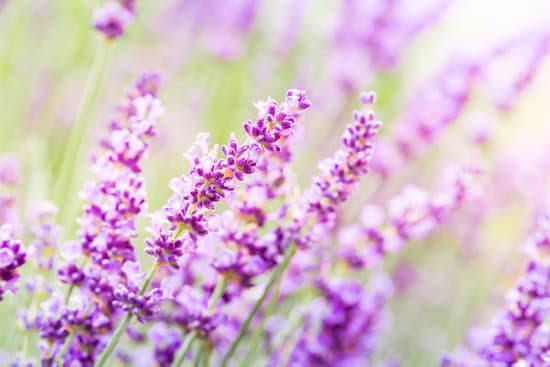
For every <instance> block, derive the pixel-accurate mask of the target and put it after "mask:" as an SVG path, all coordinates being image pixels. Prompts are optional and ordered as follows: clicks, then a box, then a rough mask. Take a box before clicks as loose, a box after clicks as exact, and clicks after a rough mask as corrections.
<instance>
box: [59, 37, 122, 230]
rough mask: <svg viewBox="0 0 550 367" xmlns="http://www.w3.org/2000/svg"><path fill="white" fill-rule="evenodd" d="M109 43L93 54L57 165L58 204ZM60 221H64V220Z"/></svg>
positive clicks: (76, 157)
mask: <svg viewBox="0 0 550 367" xmlns="http://www.w3.org/2000/svg"><path fill="white" fill-rule="evenodd" d="M111 43H112V42H107V41H106V42H101V44H100V46H99V50H97V52H96V54H95V56H94V60H93V63H92V66H91V69H90V72H89V74H88V78H87V80H86V84H85V86H84V92H83V94H82V97H81V99H80V103H79V105H78V109H77V112H76V115H75V119H74V122H73V124H72V125H71V127H70V132H69V136H68V140H67V145H66V146H65V149H64V150H63V155H62V164H61V166H60V167H59V169H60V171H59V175H58V177H57V180H56V184H55V186H54V193H53V198H54V200H55V202H56V203H58V204H59V203H60V202H61V201H62V199H63V198H64V197H65V196H66V195H67V194H70V192H71V189H72V186H73V184H74V177H73V176H74V171H75V168H76V165H77V164H78V161H79V158H80V156H81V155H82V145H83V144H82V142H83V138H84V136H85V135H86V132H87V130H88V129H87V125H88V120H89V117H90V112H91V109H92V107H93V105H94V102H95V100H96V97H97V95H98V92H99V87H100V85H101V82H102V80H103V74H104V70H105V65H106V61H107V59H108V57H107V56H108V53H109V49H110V45H111ZM65 204H66V203H65ZM63 207H66V205H64V206H61V208H63ZM61 214H63V215H64V218H62V219H66V218H67V217H68V214H71V213H66V212H65V213H60V216H61ZM62 222H63V223H65V222H64V221H62Z"/></svg>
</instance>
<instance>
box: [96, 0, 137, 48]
mask: <svg viewBox="0 0 550 367" xmlns="http://www.w3.org/2000/svg"><path fill="white" fill-rule="evenodd" d="M134 17H135V5H134V1H133V0H130V1H128V0H110V1H108V2H106V3H105V4H104V5H103V6H101V7H100V8H97V9H95V10H94V16H93V24H94V27H95V29H97V30H98V31H100V32H101V33H103V35H104V36H105V37H106V38H107V39H110V40H112V39H115V38H119V37H120V36H122V35H123V34H124V32H125V30H126V27H127V26H128V24H129V23H131V22H132V21H133V20H134Z"/></svg>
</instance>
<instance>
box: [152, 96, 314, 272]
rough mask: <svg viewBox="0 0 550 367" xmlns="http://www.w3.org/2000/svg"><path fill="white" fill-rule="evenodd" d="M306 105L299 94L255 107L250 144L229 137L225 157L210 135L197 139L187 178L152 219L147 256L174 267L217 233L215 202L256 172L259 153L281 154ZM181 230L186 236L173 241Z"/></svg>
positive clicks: (248, 130)
mask: <svg viewBox="0 0 550 367" xmlns="http://www.w3.org/2000/svg"><path fill="white" fill-rule="evenodd" d="M309 105H310V103H309V101H308V100H307V99H306V97H305V93H304V92H302V91H298V90H289V91H288V92H287V94H286V100H285V103H283V104H282V105H281V106H279V105H278V103H277V102H276V101H274V100H272V99H269V100H268V101H266V102H258V103H257V104H256V107H257V108H258V118H257V119H256V121H255V122H252V121H248V122H246V123H245V124H244V129H245V131H246V133H247V134H248V135H249V141H247V142H246V143H245V144H243V145H239V144H238V142H237V140H236V138H235V137H234V136H231V137H230V139H229V143H228V144H227V145H225V146H222V148H221V152H222V154H223V158H219V157H218V150H219V148H218V146H214V147H213V148H212V149H210V148H209V141H210V137H209V135H208V134H199V135H198V136H197V139H196V141H195V143H194V145H193V147H192V148H191V149H190V150H189V152H188V153H187V154H186V157H187V158H188V159H189V161H190V163H191V169H190V171H189V175H187V176H181V177H179V178H177V179H174V180H172V182H171V183H170V187H171V189H172V191H174V195H173V196H172V197H171V198H170V199H169V200H168V204H167V205H166V206H165V207H164V209H163V213H161V214H160V213H159V214H156V215H154V216H153V220H152V222H151V226H150V227H149V228H150V231H151V233H152V235H153V236H152V238H150V239H148V240H147V246H148V248H147V249H146V252H147V253H148V254H150V255H153V256H155V257H156V258H157V261H158V262H159V263H161V264H166V263H168V264H171V265H173V266H176V262H177V259H178V258H179V257H181V255H182V254H183V252H185V251H188V250H190V249H193V248H194V247H195V246H196V241H197V239H198V237H199V236H201V237H202V236H205V235H207V234H208V233H209V232H211V231H213V230H214V231H216V230H217V229H218V228H219V220H220V218H219V217H218V216H216V215H213V214H212V210H213V209H214V208H215V205H216V203H217V202H219V201H220V200H222V199H225V198H226V197H227V195H228V194H229V193H231V192H233V190H234V185H235V181H242V180H243V179H244V177H245V176H247V175H250V174H252V173H253V172H254V171H255V169H256V165H257V163H258V161H259V159H260V157H261V156H262V155H263V154H266V152H271V151H280V150H281V147H280V146H279V145H278V142H279V141H280V140H281V139H283V138H284V137H286V136H288V135H289V134H290V133H291V132H292V130H293V129H294V127H295V124H296V119H297V117H298V116H299V113H300V111H302V110H304V109H306V108H308V107H309ZM168 223H169V224H170V227H169V230H168V232H167V231H166V230H165V228H164V227H165V224H168ZM181 230H186V232H185V234H184V235H183V236H181V237H180V236H177V234H178V232H179V231H181Z"/></svg>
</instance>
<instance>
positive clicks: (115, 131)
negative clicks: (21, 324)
mask: <svg viewBox="0 0 550 367" xmlns="http://www.w3.org/2000/svg"><path fill="white" fill-rule="evenodd" d="M159 82H160V79H159V77H158V75H156V74H154V73H146V74H144V75H143V76H142V77H141V78H140V79H139V80H138V81H137V82H136V84H135V86H134V87H133V89H132V90H131V91H130V93H128V96H127V100H126V103H125V104H123V105H121V106H120V107H119V109H118V112H119V113H118V115H117V116H116V117H115V118H113V119H112V120H111V121H110V124H109V130H110V133H109V135H108V136H107V137H106V138H105V139H103V140H102V141H101V142H100V149H99V150H98V151H97V153H96V154H95V155H94V157H93V163H92V168H91V170H92V172H93V173H94V174H95V176H96V180H95V181H91V182H88V183H87V184H86V185H85V187H84V190H83V191H82V193H81V196H82V198H83V199H84V200H85V202H86V205H85V206H84V213H83V215H82V217H81V218H80V219H79V220H78V222H79V224H80V231H79V239H78V240H77V241H74V242H69V243H67V244H65V245H64V246H63V248H62V249H61V254H62V256H63V257H64V258H65V259H66V260H67V261H66V263H65V264H62V265H61V266H60V267H59V269H58V274H59V280H61V281H62V282H63V283H67V284H68V285H69V286H70V288H71V290H72V289H73V288H74V287H77V288H78V293H77V294H76V295H75V297H76V300H80V301H79V304H78V306H77V307H76V308H74V307H73V306H70V304H69V305H65V304H61V305H60V304H59V302H58V301H55V302H54V301H53V299H52V301H51V302H50V305H52V306H53V305H55V307H54V310H52V312H50V313H48V314H47V315H45V316H42V317H39V318H38V319H37V320H36V327H37V328H38V329H39V331H40V334H41V336H42V338H43V339H45V340H46V343H45V346H44V348H43V350H42V359H43V361H53V360H55V359H56V358H57V357H58V354H59V353H60V352H61V350H62V346H63V344H64V343H65V340H66V338H67V336H68V334H70V333H73V334H75V337H74V341H73V342H72V343H71V344H70V346H69V349H68V351H67V353H66V354H65V356H64V357H63V358H64V360H65V361H80V363H83V364H84V365H89V364H93V362H94V361H95V358H97V355H98V351H100V350H101V349H102V348H103V347H104V345H105V337H106V336H107V335H109V333H110V332H111V331H112V327H113V323H114V322H115V321H116V320H117V319H118V317H119V316H120V313H121V312H125V311H131V312H133V313H134V314H136V315H137V316H138V317H139V318H140V319H143V318H145V317H148V316H149V315H150V314H152V313H153V310H154V309H155V307H156V305H157V303H158V302H157V299H158V298H159V297H160V296H161V294H159V290H158V289H153V290H151V291H150V292H147V293H145V294H140V287H141V281H142V280H143V277H144V275H143V274H142V273H141V271H140V267H139V264H137V263H135V262H134V260H135V259H136V254H135V249H134V245H133V244H132V241H133V239H134V238H135V237H136V236H137V229H136V219H137V218H138V216H140V215H142V214H143V212H144V211H145V210H146V202H145V198H146V193H145V188H144V181H143V177H142V175H141V161H142V160H143V158H144V157H145V156H146V153H147V149H148V147H149V140H150V138H151V137H153V136H154V135H155V124H156V122H157V119H158V118H159V117H160V116H162V114H163V113H164V110H163V108H162V105H161V104H160V101H159V100H158V99H157V97H156V96H157V88H158V86H159ZM50 215H51V214H50ZM48 218H49V216H48V214H45V215H44V216H43V220H44V221H46V220H48ZM42 230H43V231H44V232H43V233H42V234H47V233H48V232H47V231H48V228H47V226H46V227H43V228H42ZM40 241H41V243H37V246H36V247H37V248H38V249H39V250H41V249H45V246H43V245H45V243H44V239H40ZM48 246H49V245H48ZM82 259H87V263H85V264H84V265H82V264H79V263H77V262H79V261H81V260H82ZM52 297H53V295H52ZM69 306H70V307H69ZM52 329H55V330H59V332H57V333H54V334H51V333H50V332H49V331H48V330H52ZM44 363H47V362H44ZM48 363H49V362H48Z"/></svg>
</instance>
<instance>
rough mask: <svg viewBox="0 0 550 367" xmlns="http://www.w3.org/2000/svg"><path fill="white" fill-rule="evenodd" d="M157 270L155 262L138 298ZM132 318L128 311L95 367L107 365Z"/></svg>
mask: <svg viewBox="0 0 550 367" xmlns="http://www.w3.org/2000/svg"><path fill="white" fill-rule="evenodd" d="M159 268H160V264H159V263H158V262H157V263H155V265H154V266H153V267H152V268H151V270H149V273H148V274H147V278H145V282H144V283H143V285H142V286H141V290H140V292H139V295H140V296H141V295H143V294H144V293H145V291H147V289H148V288H149V285H150V284H151V281H152V280H153V277H154V276H155V274H156V272H157V270H158V269H159ZM132 316H133V313H132V311H128V312H127V313H126V316H124V319H123V320H122V322H121V323H120V324H119V325H118V327H117V328H116V330H115V332H114V333H113V337H112V338H111V340H109V343H108V344H107V346H106V347H105V349H103V352H101V355H100V356H99V358H98V360H97V364H96V367H103V366H104V365H105V363H107V361H108V360H109V357H110V356H111V354H112V353H113V351H114V350H115V347H116V346H117V344H118V342H119V341H120V338H121V337H122V335H123V334H124V332H125V331H126V328H127V327H128V325H129V324H130V321H132Z"/></svg>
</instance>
